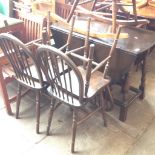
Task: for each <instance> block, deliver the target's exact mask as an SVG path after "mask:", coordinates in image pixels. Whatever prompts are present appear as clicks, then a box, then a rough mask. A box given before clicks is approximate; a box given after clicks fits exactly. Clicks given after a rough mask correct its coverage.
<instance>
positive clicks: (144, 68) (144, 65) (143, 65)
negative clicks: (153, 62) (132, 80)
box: [139, 52, 147, 100]
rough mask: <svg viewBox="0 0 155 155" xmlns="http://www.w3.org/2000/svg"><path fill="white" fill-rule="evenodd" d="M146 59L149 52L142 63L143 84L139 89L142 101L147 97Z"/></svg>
mask: <svg viewBox="0 0 155 155" xmlns="http://www.w3.org/2000/svg"><path fill="white" fill-rule="evenodd" d="M146 57H147V52H146V53H145V54H144V56H143V60H142V62H141V65H142V67H141V83H140V86H139V89H140V90H141V92H142V93H141V95H140V96H139V98H140V99H141V100H142V99H144V97H145V80H146Z"/></svg>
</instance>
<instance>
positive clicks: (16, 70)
mask: <svg viewBox="0 0 155 155" xmlns="http://www.w3.org/2000/svg"><path fill="white" fill-rule="evenodd" d="M0 48H1V49H2V51H3V53H4V55H5V57H6V58H7V59H8V61H9V64H10V66H11V67H8V65H7V66H6V68H7V69H9V72H10V68H12V69H11V71H12V72H11V75H12V77H11V78H9V77H8V76H7V78H6V79H5V77H3V75H4V74H1V80H3V81H1V87H2V86H3V87H5V88H4V89H3V87H2V91H4V92H3V94H4V95H6V96H5V97H4V98H6V99H7V98H8V94H7V91H6V84H7V83H8V82H10V80H12V79H15V80H16V81H17V82H18V93H17V98H16V99H17V102H16V104H17V106H16V118H18V117H19V106H20V101H21V97H22V96H23V95H25V94H26V93H27V92H28V90H33V91H35V93H36V119H37V121H36V132H37V133H39V119H40V93H41V91H42V90H43V89H44V88H45V85H44V82H43V80H42V76H41V73H40V69H39V68H38V63H37V62H36V60H35V57H34V56H33V55H32V53H31V51H30V50H29V49H28V48H27V47H26V46H25V44H23V43H22V42H21V41H20V40H19V39H17V38H16V37H14V36H13V35H11V34H7V33H1V34H0ZM1 69H3V70H4V68H1ZM5 71H6V70H5ZM1 73H4V72H2V71H1ZM2 82H4V83H2ZM23 87H26V88H27V90H26V91H24V93H22V88H23ZM10 110H11V109H10Z"/></svg>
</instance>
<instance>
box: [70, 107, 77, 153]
mask: <svg viewBox="0 0 155 155" xmlns="http://www.w3.org/2000/svg"><path fill="white" fill-rule="evenodd" d="M76 129H77V109H75V108H73V124H72V143H71V152H72V153H74V146H75V138H76Z"/></svg>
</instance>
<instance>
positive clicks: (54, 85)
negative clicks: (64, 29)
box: [37, 20, 120, 153]
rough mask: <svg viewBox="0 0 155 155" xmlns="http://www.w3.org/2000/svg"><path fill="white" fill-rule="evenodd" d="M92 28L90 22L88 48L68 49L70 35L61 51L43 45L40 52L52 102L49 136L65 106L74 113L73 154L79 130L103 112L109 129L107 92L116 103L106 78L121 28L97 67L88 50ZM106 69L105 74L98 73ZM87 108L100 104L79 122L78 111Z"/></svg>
mask: <svg viewBox="0 0 155 155" xmlns="http://www.w3.org/2000/svg"><path fill="white" fill-rule="evenodd" d="M89 26H90V20H89V22H88V31H87V32H88V34H87V36H86V40H85V44H84V46H82V47H79V48H77V49H72V50H70V49H69V47H68V45H70V43H71V41H69V40H70V39H71V38H70V36H71V33H70V35H69V37H68V41H67V44H66V45H67V46H66V45H65V46H63V47H61V48H60V49H56V48H55V47H51V46H47V45H42V46H40V47H39V49H38V51H37V60H38V62H40V63H39V64H40V68H41V70H42V73H44V75H45V77H46V80H47V82H48V83H49V84H50V87H49V88H48V89H47V91H48V93H49V95H50V96H51V97H52V98H53V101H52V102H51V107H50V112H49V118H48V126H47V135H49V132H50V126H51V121H52V117H53V113H54V110H55V109H56V108H57V107H58V106H59V105H60V104H61V103H65V104H66V105H68V106H69V107H71V109H72V110H73V124H72V143H71V152H72V153H73V152H74V146H75V137H76V130H77V126H78V125H80V124H81V123H83V122H84V121H85V120H87V119H88V118H90V117H91V116H92V115H93V114H95V113H96V112H98V111H101V114H102V118H103V120H104V125H105V126H106V125H107V122H106V118H105V111H104V110H105V108H106V105H105V104H104V98H103V96H104V94H105V93H107V92H108V93H109V97H110V99H111V102H113V98H112V95H111V93H110V88H109V84H110V78H109V77H108V76H107V73H108V66H109V61H110V58H111V56H112V54H113V52H114V51H115V48H116V45H117V40H118V38H119V34H120V28H119V30H118V32H117V35H116V38H115V40H114V43H113V45H112V48H111V50H110V52H109V55H108V56H107V57H106V58H105V59H104V60H103V61H102V62H100V63H96V62H95V61H93V52H94V45H90V47H89V38H88V36H89ZM64 47H67V50H65V53H64V51H62V49H64ZM81 50H82V51H84V52H83V53H84V56H82V55H79V54H78V53H79V52H81ZM70 57H74V58H76V59H79V61H82V64H83V65H81V66H77V65H76V64H75V63H74V61H73V59H72V58H70ZM47 60H48V61H47ZM94 66H95V67H94ZM103 66H104V71H103V72H101V71H98V70H99V69H100V68H101V67H103ZM92 101H94V102H92ZM97 101H98V102H97ZM97 103H98V104H97ZM105 103H106V102H105ZM88 104H95V105H96V104H97V105H98V106H97V108H94V109H93V111H89V112H88V113H86V114H85V116H84V117H83V118H82V119H80V117H79V111H80V110H81V109H83V108H84V109H85V108H86V107H87V105H88ZM85 110H86V109H85ZM85 110H84V111H85ZM82 111H83V110H82Z"/></svg>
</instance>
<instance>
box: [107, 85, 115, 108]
mask: <svg viewBox="0 0 155 155" xmlns="http://www.w3.org/2000/svg"><path fill="white" fill-rule="evenodd" d="M106 88H107V91H108V95H109V97H110V105H109V106H108V110H111V109H112V108H113V105H114V99H113V96H112V94H111V91H110V88H109V85H108V86H107V87H106Z"/></svg>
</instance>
